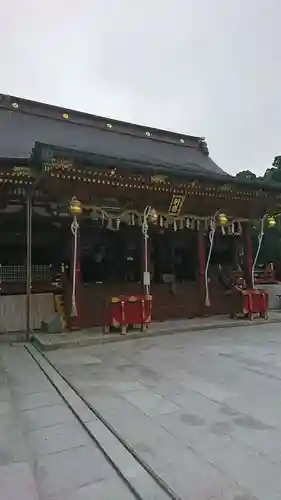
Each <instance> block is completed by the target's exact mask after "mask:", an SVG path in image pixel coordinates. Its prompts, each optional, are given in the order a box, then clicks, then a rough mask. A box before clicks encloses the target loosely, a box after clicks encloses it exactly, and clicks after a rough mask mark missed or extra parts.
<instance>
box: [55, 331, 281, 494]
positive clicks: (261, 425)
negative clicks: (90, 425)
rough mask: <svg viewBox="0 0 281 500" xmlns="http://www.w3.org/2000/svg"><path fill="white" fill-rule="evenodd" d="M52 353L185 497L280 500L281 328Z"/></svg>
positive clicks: (199, 334)
mask: <svg viewBox="0 0 281 500" xmlns="http://www.w3.org/2000/svg"><path fill="white" fill-rule="evenodd" d="M48 356H49V357H50V359H51V360H52V361H53V362H55V363H56V364H57V365H58V366H59V367H60V369H61V370H62V371H63V373H64V374H65V375H66V376H67V377H68V378H69V379H70V380H71V382H72V383H73V384H74V385H75V386H76V387H77V388H79V390H80V391H81V392H82V393H83V395H84V396H85V397H86V398H87V399H88V400H89V402H90V403H91V404H93V405H94V406H95V407H96V408H97V409H98V410H99V411H100V413H102V415H103V416H104V417H105V418H106V419H107V420H108V421H109V422H110V423H111V424H112V425H113V426H114V427H115V428H116V430H117V431H118V432H119V433H120V434H121V435H122V436H123V437H124V438H125V439H127V441H128V442H129V443H130V444H131V445H133V446H134V447H135V448H136V450H137V452H138V453H139V454H140V455H141V456H142V457H143V458H144V459H145V460H146V461H147V462H148V463H149V464H150V466H151V467H152V468H154V470H155V471H156V472H157V473H158V474H159V475H161V476H162V477H163V478H164V479H165V481H166V482H167V483H168V484H169V485H170V486H171V487H172V488H173V489H174V490H175V491H176V493H177V494H178V495H179V496H180V497H181V498H182V499H184V500H185V499H186V500H187V499H190V500H191V499H192V500H211V499H212V500H250V499H252V500H253V499H258V500H277V499H281V474H280V470H281V469H280V465H281V463H280V462H281V398H280V388H281V325H279V324H275V325H274V324H264V325H262V326H261V325H252V326H251V327H247V328H245V327H240V328H232V329H228V328H225V329H224V328H220V329H216V330H209V331H202V332H198V331H197V332H189V334H188V335H183V334H174V335H170V336H162V337H154V338H146V339H139V340H128V341H125V342H121V343H109V344H105V345H95V346H92V347H81V348H77V347H76V348H75V349H66V350H59V351H54V352H50V353H48Z"/></svg>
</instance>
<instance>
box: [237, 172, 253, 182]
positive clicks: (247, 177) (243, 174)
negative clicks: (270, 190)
mask: <svg viewBox="0 0 281 500" xmlns="http://www.w3.org/2000/svg"><path fill="white" fill-rule="evenodd" d="M236 177H237V178H238V179H243V180H248V181H253V180H254V179H256V178H257V176H256V174H254V173H253V172H251V170H242V171H241V172H238V174H236Z"/></svg>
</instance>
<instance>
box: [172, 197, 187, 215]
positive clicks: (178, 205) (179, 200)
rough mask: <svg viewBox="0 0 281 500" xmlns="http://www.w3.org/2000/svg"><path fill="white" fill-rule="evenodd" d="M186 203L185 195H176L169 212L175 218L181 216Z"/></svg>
mask: <svg viewBox="0 0 281 500" xmlns="http://www.w3.org/2000/svg"><path fill="white" fill-rule="evenodd" d="M184 201H185V196H184V195H177V194H174V195H173V198H172V201H171V203H170V206H169V210H168V212H169V214H170V215H174V216H177V215H179V214H180V211H181V209H182V206H183V204H184Z"/></svg>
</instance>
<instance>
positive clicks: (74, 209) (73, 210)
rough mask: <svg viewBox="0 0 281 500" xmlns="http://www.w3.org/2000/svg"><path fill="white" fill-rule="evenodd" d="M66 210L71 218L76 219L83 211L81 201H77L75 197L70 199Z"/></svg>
mask: <svg viewBox="0 0 281 500" xmlns="http://www.w3.org/2000/svg"><path fill="white" fill-rule="evenodd" d="M68 208H69V212H70V214H71V215H72V217H78V216H79V215H81V213H82V210H83V208H82V203H81V201H79V200H77V198H76V197H75V196H73V197H72V198H71V200H70V203H69V207H68Z"/></svg>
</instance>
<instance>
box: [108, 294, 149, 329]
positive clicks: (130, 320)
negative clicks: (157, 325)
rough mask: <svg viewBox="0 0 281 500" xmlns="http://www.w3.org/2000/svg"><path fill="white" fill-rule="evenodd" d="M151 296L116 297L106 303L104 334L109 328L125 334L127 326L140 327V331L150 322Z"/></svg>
mask: <svg viewBox="0 0 281 500" xmlns="http://www.w3.org/2000/svg"><path fill="white" fill-rule="evenodd" d="M151 311H152V296H151V295H118V296H117V297H110V298H109V299H108V300H107V302H106V311H105V332H108V331H109V329H110V327H113V328H121V333H122V334H125V333H126V332H127V329H128V327H129V326H131V325H132V326H134V325H140V326H141V330H142V331H143V330H144V328H147V326H148V323H150V322H151Z"/></svg>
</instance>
